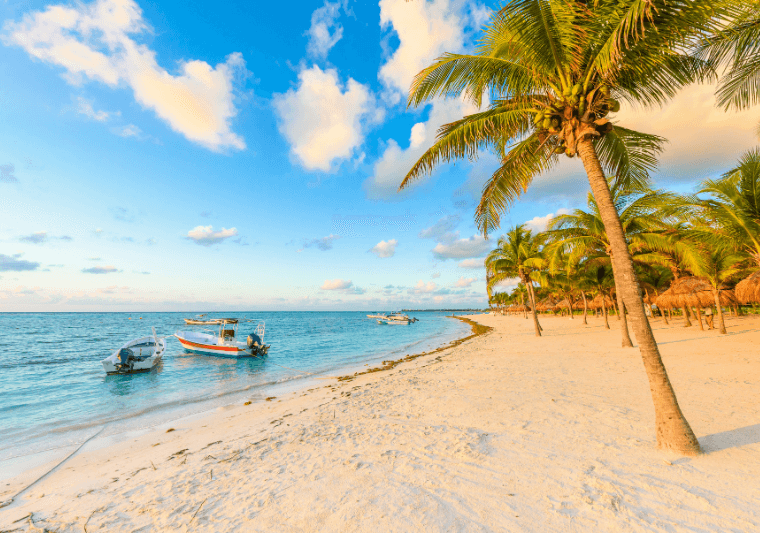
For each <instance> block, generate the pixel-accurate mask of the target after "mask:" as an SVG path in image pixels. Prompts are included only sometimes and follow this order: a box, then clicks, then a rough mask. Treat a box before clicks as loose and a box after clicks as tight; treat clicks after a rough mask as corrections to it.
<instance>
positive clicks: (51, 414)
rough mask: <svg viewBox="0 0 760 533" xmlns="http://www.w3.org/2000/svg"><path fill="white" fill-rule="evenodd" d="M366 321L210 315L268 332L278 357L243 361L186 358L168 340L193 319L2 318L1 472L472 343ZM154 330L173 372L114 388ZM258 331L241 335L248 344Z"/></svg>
mask: <svg viewBox="0 0 760 533" xmlns="http://www.w3.org/2000/svg"><path fill="white" fill-rule="evenodd" d="M366 314H367V312H264V313H253V312H250V313H240V312H237V313H211V314H209V315H208V316H209V317H222V316H232V317H238V318H243V317H247V318H250V319H257V320H264V321H266V337H265V342H266V343H267V344H271V346H272V347H271V348H270V350H269V355H268V356H267V357H266V358H264V359H260V358H257V359H237V360H236V359H222V358H218V357H213V356H204V355H197V354H191V353H188V352H185V351H184V349H183V348H182V347H181V346H180V344H179V342H178V341H177V340H176V339H175V338H173V337H168V336H169V335H171V334H172V333H174V332H175V331H177V330H182V329H192V328H191V327H189V326H185V325H184V321H183V318H186V317H191V316H192V315H190V314H187V313H183V314H180V313H143V314H134V313H133V314H129V313H0V470H1V469H2V461H9V460H16V461H19V460H23V459H24V458H25V457H30V456H33V455H39V454H42V452H45V453H46V454H48V455H49V454H50V453H52V452H54V451H55V450H61V451H63V450H64V449H67V448H70V447H71V446H73V445H76V444H78V443H79V442H82V441H84V440H85V439H86V438H88V437H89V436H91V435H92V434H94V433H95V432H97V431H99V430H100V429H101V428H105V429H104V430H103V432H102V436H108V435H111V436H113V435H118V434H120V433H123V432H126V431H131V430H140V429H145V428H148V427H151V426H153V425H157V424H161V423H165V422H167V421H170V420H173V419H176V418H180V417H183V416H187V415H191V414H195V413H200V412H203V411H208V410H211V409H214V408H217V407H220V406H223V405H228V404H231V403H235V402H239V401H244V400H251V401H253V402H256V401H263V399H264V398H265V397H266V396H269V395H273V394H274V393H276V392H278V391H280V392H282V390H283V388H297V387H298V386H299V385H302V384H306V381H305V380H313V379H314V377H315V376H320V375H321V376H329V375H338V374H337V372H339V371H340V370H346V371H348V370H349V369H350V370H351V371H355V370H359V369H361V368H362V367H364V365H365V364H374V363H377V362H379V361H382V360H384V359H391V358H399V357H403V356H404V355H406V354H409V353H417V352H421V351H426V350H429V349H431V348H433V347H437V346H439V345H441V344H443V343H445V342H448V341H450V340H453V339H454V338H458V337H462V336H465V335H467V333H468V332H469V326H467V325H465V324H463V323H462V322H460V321H459V320H454V319H452V318H446V316H445V315H446V314H445V313H419V314H417V315H416V316H417V318H419V320H420V321H419V322H417V323H414V324H411V325H409V326H383V325H379V324H377V322H375V321H374V320H371V319H368V318H366ZM448 314H450V313H448ZM410 316H415V314H414V313H412V314H410ZM140 317H142V320H140V319H139V318H140ZM150 326H155V327H156V332H157V333H158V335H159V336H167V349H166V353H165V354H164V358H163V362H162V363H161V364H160V365H159V366H158V367H157V368H156V369H154V370H153V371H152V372H150V373H146V374H133V375H112V376H107V375H106V374H105V372H104V371H103V367H102V366H101V364H100V361H101V360H102V359H104V358H105V357H107V356H108V355H110V354H111V353H112V352H113V351H114V350H115V349H116V348H118V347H119V346H121V345H122V344H123V343H125V342H127V341H128V340H130V339H134V338H137V337H143V336H147V335H150V334H151V331H150ZM254 326H255V323H241V324H240V326H239V331H238V340H245V337H246V336H247V334H248V333H249V332H252V331H253V329H254ZM279 365H282V366H279ZM283 366H285V367H289V368H291V369H297V370H300V371H302V372H308V373H310V374H312V375H310V376H306V375H305V374H303V373H300V372H297V371H295V370H289V369H286V368H283ZM43 455H44V454H43Z"/></svg>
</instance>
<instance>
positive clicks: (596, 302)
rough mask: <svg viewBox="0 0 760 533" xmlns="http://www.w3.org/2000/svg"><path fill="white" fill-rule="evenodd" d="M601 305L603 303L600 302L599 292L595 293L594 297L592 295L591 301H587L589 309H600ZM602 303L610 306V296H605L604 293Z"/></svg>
mask: <svg viewBox="0 0 760 533" xmlns="http://www.w3.org/2000/svg"><path fill="white" fill-rule="evenodd" d="M602 305H603V304H602V295H601V294H597V295H596V297H594V299H593V300H591V301H590V302H589V303H588V306H589V307H590V308H591V309H601V308H602ZM604 305H605V306H606V307H612V298H610V297H609V296H607V295H606V294H605V295H604Z"/></svg>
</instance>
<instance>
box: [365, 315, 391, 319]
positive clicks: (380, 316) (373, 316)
mask: <svg viewBox="0 0 760 533" xmlns="http://www.w3.org/2000/svg"><path fill="white" fill-rule="evenodd" d="M367 318H388V317H387V315H383V314H380V315H367Z"/></svg>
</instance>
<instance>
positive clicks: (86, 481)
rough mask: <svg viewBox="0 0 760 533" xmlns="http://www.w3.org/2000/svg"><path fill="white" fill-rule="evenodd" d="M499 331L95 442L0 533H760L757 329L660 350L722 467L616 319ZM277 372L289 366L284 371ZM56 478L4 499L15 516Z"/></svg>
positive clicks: (672, 342) (509, 326) (688, 331)
mask: <svg viewBox="0 0 760 533" xmlns="http://www.w3.org/2000/svg"><path fill="white" fill-rule="evenodd" d="M469 318H471V319H472V320H474V321H476V322H478V323H479V324H482V325H485V326H489V327H491V328H492V329H491V330H490V331H489V332H487V333H485V334H483V335H478V336H474V337H472V338H470V339H468V340H466V341H464V342H462V343H461V344H458V345H457V346H454V347H451V348H447V349H444V350H440V351H436V352H434V353H429V354H422V355H421V356H420V357H416V358H414V359H411V360H408V361H404V362H401V363H399V364H398V365H395V366H393V365H388V366H392V368H391V369H389V370H385V371H378V372H370V373H366V374H363V375H357V376H355V377H351V378H349V379H344V380H338V379H337V377H338V376H335V377H333V378H329V379H322V380H318V381H316V384H314V383H312V385H311V386H310V387H309V388H308V389H304V390H296V391H293V392H290V393H288V394H286V395H284V396H281V397H276V398H268V399H265V400H263V401H257V402H253V403H250V404H249V405H244V404H242V403H237V404H233V405H229V406H226V407H220V408H218V409H216V410H215V411H213V412H212V413H208V414H206V415H204V416H196V417H192V418H188V419H183V420H179V421H174V422H172V423H171V425H163V426H157V427H156V428H154V429H153V430H152V431H150V432H147V433H143V434H139V435H134V436H132V437H129V438H124V439H123V440H122V441H120V442H116V443H112V444H111V445H109V446H106V447H97V446H91V445H90V443H88V444H86V445H85V446H84V447H83V448H82V449H81V450H80V451H79V452H78V453H77V454H76V455H74V456H73V457H72V458H71V459H70V460H68V461H67V462H66V463H64V464H63V465H62V466H61V467H60V468H59V469H57V470H55V471H53V472H52V473H50V474H49V475H48V476H47V477H45V478H44V479H43V480H41V481H40V482H38V483H37V484H35V485H34V486H33V487H32V488H31V489H30V490H28V491H27V492H26V493H24V494H23V495H22V496H21V497H19V498H18V499H17V501H15V502H14V503H13V504H12V505H10V506H8V507H5V508H3V509H0V529H1V530H3V531H13V530H19V531H43V530H45V529H47V530H50V531H59V532H69V531H72V532H73V531H77V532H79V531H83V530H84V531H138V530H139V531H347V532H348V531H557V532H560V531H562V532H564V531H579V532H580V531H757V530H759V529H760V507H759V506H758V505H757V502H758V494H760V408H759V407H758V406H760V387H758V385H760V365H759V364H758V363H760V355H758V352H757V349H756V347H757V346H758V345H760V317H757V316H747V317H727V324H726V325H727V328H728V335H719V334H718V332H717V331H715V330H713V331H700V330H699V327H698V326H692V327H690V328H684V327H681V323H680V322H679V321H678V320H677V319H676V320H674V321H673V322H671V325H669V326H666V325H665V324H664V323H663V321H662V320H661V319H656V320H653V322H652V325H653V329H654V333H655V336H656V338H657V340H658V343H659V345H660V349H661V352H662V356H663V360H664V362H665V365H666V367H667V369H668V372H669V375H670V379H671V381H672V382H673V386H674V388H675V391H676V394H677V396H678V399H679V402H680V405H681V408H682V410H683V412H684V414H685V416H686V418H687V420H689V422H690V424H691V426H692V428H693V429H694V431H695V433H696V435H697V437H698V438H699V440H700V443H701V445H702V447H703V449H704V451H705V453H704V454H703V455H701V456H698V457H693V458H684V457H679V456H676V455H673V454H669V453H664V452H662V451H659V450H657V449H656V447H655V431H654V412H653V407H652V401H651V396H650V391H649V386H648V384H647V380H646V376H645V374H644V369H643V365H642V362H641V357H640V355H639V351H638V349H631V348H622V347H620V332H619V330H618V321H617V320H616V319H615V317H610V325H611V327H612V329H611V330H606V329H604V322H603V320H602V319H597V318H594V317H589V319H588V322H589V323H588V325H584V324H583V323H582V318H581V317H579V316H576V317H575V318H574V319H573V320H569V319H568V318H567V317H564V318H561V317H546V316H542V317H541V318H540V319H541V323H542V326H543V327H544V330H545V331H544V336H543V337H541V338H536V337H535V336H534V333H533V324H532V320H526V319H524V318H523V317H522V316H493V315H474V316H470V317H469ZM270 357H273V356H270ZM51 466H53V465H45V466H40V467H38V468H36V469H34V470H30V471H27V472H25V473H24V474H22V475H20V476H17V477H15V478H12V479H8V480H6V481H4V483H3V485H4V486H3V487H2V490H0V500H7V499H8V498H9V497H11V496H12V495H13V494H15V493H17V492H18V491H19V490H20V489H22V488H23V487H24V486H26V485H28V484H29V483H30V482H31V481H33V480H34V479H36V478H37V477H39V476H40V475H41V474H42V473H44V472H45V471H46V469H49V468H50V467H51Z"/></svg>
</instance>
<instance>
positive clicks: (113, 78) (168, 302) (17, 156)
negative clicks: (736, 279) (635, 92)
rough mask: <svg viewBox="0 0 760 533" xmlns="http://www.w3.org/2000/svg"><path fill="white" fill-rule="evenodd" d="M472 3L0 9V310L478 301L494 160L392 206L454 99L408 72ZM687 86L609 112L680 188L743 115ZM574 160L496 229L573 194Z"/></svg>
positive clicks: (443, 46) (468, 21) (579, 180)
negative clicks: (658, 140) (421, 86)
mask: <svg viewBox="0 0 760 533" xmlns="http://www.w3.org/2000/svg"><path fill="white" fill-rule="evenodd" d="M496 7H497V5H496V4H493V3H481V2H478V1H474V0H450V1H447V0H436V1H424V0H415V1H413V2H406V1H405V0H380V1H379V3H374V4H372V3H370V2H353V1H344V2H341V1H336V2H329V1H327V2H299V1H296V2H290V3H287V4H272V3H266V2H265V3H249V4H238V3H225V2H221V3H220V2H214V3H211V2H207V3H197V2H196V3H190V4H188V3H187V2H173V3H172V2H162V3H160V4H156V3H141V2H138V1H134V0H96V1H94V2H87V1H85V2H81V3H73V2H72V3H58V2H50V3H48V2H36V1H33V2H23V3H13V2H6V3H4V4H2V6H0V16H1V17H2V21H3V23H2V29H1V30H0V57H1V58H2V60H0V78H1V79H2V83H1V84H0V113H2V119H1V122H0V123H1V124H2V126H0V311H100V310H103V311H132V310H187V311H205V310H214V309H225V310H231V309H241V310H256V309H261V310H277V309H288V310H290V309H295V310H300V309H303V310H310V309H372V310H374V309H377V310H380V309H393V308H399V307H455V306H456V307H465V306H466V307H471V306H478V307H484V306H486V305H487V301H486V292H485V271H484V269H483V266H482V265H483V257H484V256H485V254H486V253H487V252H488V251H489V250H490V249H491V248H493V246H495V241H496V238H497V237H498V233H497V234H495V235H493V236H492V238H491V239H490V240H489V241H484V240H483V239H482V237H480V236H479V235H478V232H477V229H476V228H475V226H474V224H473V213H474V208H475V205H476V202H477V198H478V196H479V194H480V190H481V188H482V185H483V183H484V181H485V179H486V178H487V177H488V176H489V175H490V173H491V172H493V170H494V169H495V168H496V163H497V162H496V160H495V159H494V157H493V156H490V155H488V154H483V155H482V157H481V158H480V159H479V160H478V161H476V162H469V161H463V162H458V163H457V164H456V165H449V166H445V167H441V168H440V169H439V170H438V171H436V172H435V173H434V174H433V176H431V177H430V178H428V179H424V180H421V181H420V182H419V183H418V184H416V185H415V186H414V187H412V188H411V189H409V190H407V191H405V192H403V193H397V192H396V190H397V188H398V185H399V183H400V182H401V179H402V178H403V176H404V174H405V173H406V171H407V170H408V169H409V168H410V166H411V165H412V164H413V163H414V162H415V161H416V160H417V158H418V157H419V156H420V155H421V154H422V153H423V151H424V150H425V149H426V148H427V147H428V146H429V145H430V144H431V142H432V141H433V140H434V138H435V135H436V130H437V129H438V127H439V126H440V125H442V124H444V123H447V122H450V121H452V120H454V119H456V118H459V117H461V116H462V115H463V114H466V113H469V112H472V111H473V109H472V108H471V106H469V104H465V103H463V102H460V101H456V100H446V101H436V102H434V103H431V104H429V105H427V106H425V107H423V108H419V109H407V108H406V105H405V101H406V92H407V90H408V87H409V84H410V82H411V80H412V78H413V77H414V75H415V74H416V73H417V72H418V71H419V70H420V69H421V68H423V67H424V66H426V65H428V64H429V63H430V62H431V61H432V60H434V59H435V58H436V57H438V56H439V55H440V54H442V53H443V52H462V51H468V50H472V48H473V44H474V41H475V38H476V35H477V30H478V29H479V28H480V27H481V25H482V24H483V23H484V22H485V21H486V20H487V18H488V16H489V13H490V12H491V9H494V8H496ZM712 94H713V87H711V86H694V87H689V88H687V89H686V90H685V91H683V93H682V94H680V95H679V96H678V97H677V98H676V99H675V100H674V101H673V102H672V103H671V104H669V105H668V106H667V107H666V108H664V109H654V110H641V109H623V110H622V111H621V112H620V113H619V114H618V117H617V118H618V119H619V120H620V122H621V123H622V124H625V125H626V126H628V127H633V128H636V129H640V130H642V131H646V132H650V133H657V134H659V135H663V136H665V137H667V138H668V139H669V140H670V144H669V148H668V151H667V152H666V153H665V154H664V156H663V158H662V162H661V165H660V169H659V171H658V173H657V174H656V175H655V176H654V178H655V181H656V184H657V185H658V186H661V187H668V188H671V189H674V190H677V191H679V192H681V191H690V190H692V188H693V186H694V185H695V184H696V183H698V182H699V181H701V180H703V179H705V178H706V177H710V176H715V175H717V174H720V173H721V172H723V171H725V170H727V169H728V168H730V167H731V166H732V165H733V163H734V161H735V160H736V159H737V158H738V156H739V155H740V153H741V152H742V151H743V150H745V149H747V148H749V147H751V146H754V145H755V144H756V142H757V139H756V137H755V134H754V130H755V126H756V124H757V122H758V120H760V110H757V109H754V110H750V111H748V112H745V113H741V114H728V113H724V112H723V111H721V110H718V109H716V108H715V105H714V98H713V96H712ZM587 191H588V183H587V181H586V178H585V175H584V173H583V170H582V167H581V164H580V162H579V161H577V160H567V161H564V162H563V163H562V164H561V165H560V166H559V168H558V169H557V170H555V171H554V172H553V173H552V174H548V175H545V176H540V177H539V178H537V179H536V181H535V182H534V185H533V186H532V188H531V189H530V190H529V192H528V193H527V194H526V195H525V196H524V197H523V199H522V200H520V201H519V202H518V203H517V204H516V205H515V206H514V207H513V208H512V210H511V211H510V213H508V214H507V215H506V216H505V217H504V219H503V222H502V228H506V227H508V226H509V225H512V224H518V223H523V222H528V223H529V225H530V226H531V227H533V228H535V229H537V230H540V229H543V228H544V227H545V225H546V222H547V221H548V219H549V218H550V216H551V215H552V214H556V213H558V212H562V211H563V210H567V209H570V208H573V207H576V206H578V205H582V204H584V203H585V196H586V194H587Z"/></svg>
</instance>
